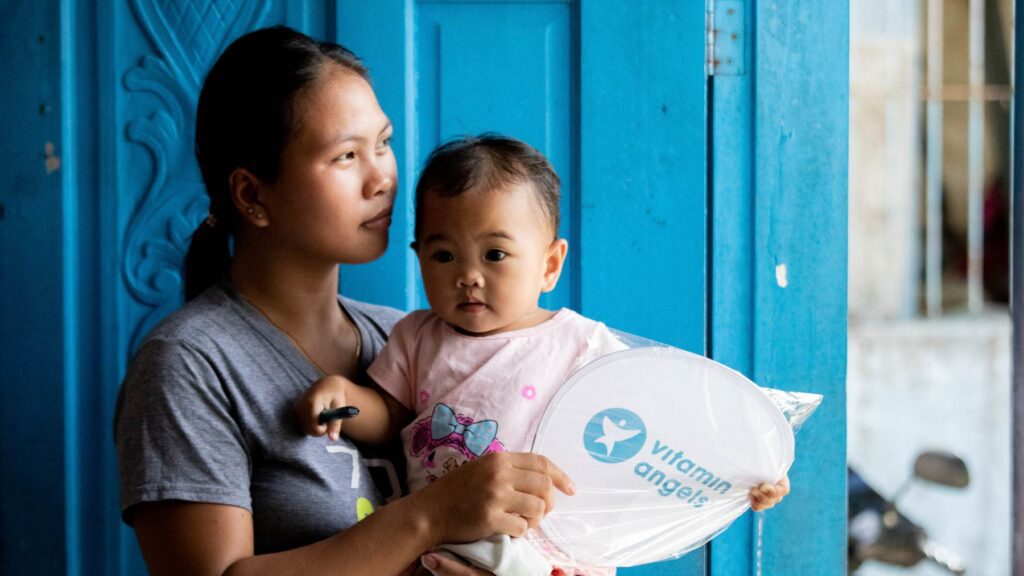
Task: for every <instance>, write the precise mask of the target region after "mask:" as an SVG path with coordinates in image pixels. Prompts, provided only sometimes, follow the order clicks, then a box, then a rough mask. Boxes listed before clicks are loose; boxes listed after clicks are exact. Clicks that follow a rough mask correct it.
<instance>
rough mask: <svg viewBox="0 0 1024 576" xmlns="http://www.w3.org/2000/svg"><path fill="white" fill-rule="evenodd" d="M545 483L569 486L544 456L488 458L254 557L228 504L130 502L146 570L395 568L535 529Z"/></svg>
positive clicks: (243, 521) (211, 574)
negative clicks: (302, 542)
mask: <svg viewBox="0 0 1024 576" xmlns="http://www.w3.org/2000/svg"><path fill="white" fill-rule="evenodd" d="M553 488H557V489H559V490H562V491H563V492H566V493H572V492H573V491H574V490H575V489H574V488H573V487H572V483H571V482H570V481H569V479H568V478H567V477H566V476H565V474H564V473H563V472H562V471H561V470H559V469H558V468H557V467H556V466H554V465H553V464H552V463H551V462H550V461H549V460H547V459H546V458H544V457H543V456H538V455H535V454H520V453H496V454H489V455H487V456H484V457H483V458H480V459H479V460H476V461H474V462H471V463H469V464H466V465H464V466H461V467H459V468H458V469H456V470H454V471H453V472H451V473H449V474H447V475H445V476H444V477H443V478H441V479H440V480H438V481H437V482H434V483H433V484H431V485H430V486H428V487H426V488H424V489H423V490H421V491H420V492H417V493H415V494H413V495H411V496H406V497H405V498H401V499H399V500H397V501H395V502H392V503H391V504H388V505H387V506H383V507H381V508H380V509H378V510H377V511H376V512H375V513H373V514H371V515H370V516H367V517H366V518H365V519H364V520H363V521H361V522H359V523H358V524H356V525H355V526H353V527H351V528H349V529H348V530H345V531H344V532H341V533H339V534H336V535H334V536H332V537H330V538H327V539H325V540H322V541H320V542H316V543H314V544H310V545H308V546H304V547H301V548H296V549H293V550H288V551H285V552H277V553H274V554H263V555H259V556H254V555H253V552H254V546H253V524H252V516H251V514H250V513H249V512H248V511H246V510H244V509H242V508H237V507H234V506H225V505H219V504H203V503H191V502H180V501H169V502H156V503H144V504H137V505H136V506H134V507H133V508H132V510H131V514H132V516H131V518H132V520H133V523H134V526H135V532H136V535H137V537H138V539H139V544H140V546H141V548H142V553H143V556H144V558H145V560H146V564H147V566H148V567H149V570H150V574H152V575H153V576H162V575H164V574H168V575H172V574H173V575H177V574H194V575H197V576H221V575H232V576H245V575H249V574H253V575H256V574H260V575H266V574H273V575H282V576H288V575H291V574H296V575H298V574H302V575H306V574H310V573H312V574H323V573H328V572H331V573H337V574H346V575H360V574H367V575H379V574H397V573H399V572H401V571H402V570H404V569H405V568H406V567H407V566H409V565H410V564H412V563H413V562H414V561H416V560H417V558H419V556H420V555H421V554H423V553H424V552H426V551H427V550H429V549H431V548H433V547H434V546H436V545H438V544H439V543H441V542H471V541H473V540H477V539H480V538H482V537H485V536H488V535H490V534H494V533H496V532H502V533H506V534H510V535H513V536H521V535H523V534H525V533H526V530H527V527H528V526H536V525H537V523H538V522H540V519H541V518H542V517H543V516H544V515H545V514H546V513H547V512H548V511H549V510H550V509H551V502H552V500H553V498H554V493H553Z"/></svg>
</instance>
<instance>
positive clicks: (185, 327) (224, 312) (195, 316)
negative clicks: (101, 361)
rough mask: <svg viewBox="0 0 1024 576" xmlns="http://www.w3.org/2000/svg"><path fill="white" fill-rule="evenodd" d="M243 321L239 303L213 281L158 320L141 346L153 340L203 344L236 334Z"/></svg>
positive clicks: (195, 344) (194, 344)
mask: <svg viewBox="0 0 1024 576" xmlns="http://www.w3.org/2000/svg"><path fill="white" fill-rule="evenodd" d="M241 323H244V320H243V318H242V317H241V315H240V313H239V310H238V309H237V305H236V303H235V302H234V301H233V300H232V298H231V296H230V295H229V294H228V293H227V292H225V291H224V289H223V288H222V287H220V286H216V285H214V286H211V287H210V288H208V289H207V290H205V291H204V292H203V293H201V294H200V295H199V296H197V297H196V298H194V299H193V300H190V301H188V302H186V303H185V304H184V305H183V306H182V307H181V308H179V309H177V310H175V311H174V312H171V313H170V314H169V315H168V316H167V317H166V318H164V319H163V320H162V321H161V322H160V323H158V324H157V325H156V326H155V327H154V328H153V329H152V330H151V331H150V332H149V334H148V335H147V336H146V337H145V339H143V341H142V346H145V345H146V344H148V343H150V342H153V341H172V342H182V343H185V344H189V345H193V346H200V347H201V346H202V344H203V343H206V342H216V341H217V340H218V339H219V338H221V337H223V336H227V335H230V334H237V331H238V328H239V326H238V325H239V324H241Z"/></svg>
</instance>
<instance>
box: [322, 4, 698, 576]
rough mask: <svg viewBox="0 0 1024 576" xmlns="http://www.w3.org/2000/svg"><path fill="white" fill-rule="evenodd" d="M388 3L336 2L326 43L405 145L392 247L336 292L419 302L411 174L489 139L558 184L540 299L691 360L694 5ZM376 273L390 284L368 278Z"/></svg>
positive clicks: (689, 569)
mask: <svg viewBox="0 0 1024 576" xmlns="http://www.w3.org/2000/svg"><path fill="white" fill-rule="evenodd" d="M389 6H390V8H388V9H385V8H383V7H382V6H380V5H373V6H370V5H368V4H367V3H364V2H358V1H353V2H346V3H344V4H343V5H342V8H341V9H340V11H339V14H338V37H339V38H340V39H341V41H342V42H344V43H345V44H348V45H350V46H351V47H352V48H353V49H354V50H355V51H356V52H357V53H358V54H361V55H363V56H364V57H365V58H367V60H368V63H369V64H370V66H371V69H372V70H373V71H374V72H373V73H374V78H375V84H376V86H377V88H378V93H379V96H380V97H381V99H382V104H383V106H384V108H385V110H387V111H388V113H389V114H391V115H392V118H393V119H394V120H395V121H396V124H397V125H398V126H400V127H401V128H400V129H399V130H400V133H401V134H402V135H403V136H404V137H401V138H399V139H398V140H399V143H398V147H397V149H396V151H397V153H398V154H399V159H400V170H401V175H400V180H401V181H402V182H403V185H402V188H401V190H402V192H403V193H402V194H401V196H400V199H399V202H402V203H404V205H405V210H404V219H403V218H402V217H396V218H395V224H394V225H395V230H394V231H393V238H394V237H395V235H398V234H400V233H402V234H404V237H399V238H400V240H399V241H396V242H393V243H392V248H391V249H389V251H388V254H387V255H386V256H385V258H384V259H383V260H381V261H378V262H375V263H372V264H369V265H365V266H360V267H356V268H354V269H349V270H344V271H343V273H342V285H343V291H344V292H346V293H348V294H351V295H354V296H356V297H360V298H365V299H370V300H376V301H382V300H383V301H385V302H387V303H389V304H391V305H393V306H398V307H407V308H418V307H423V306H425V300H423V298H422V297H421V296H420V291H419V284H418V280H417V279H416V277H417V272H416V263H415V260H414V258H413V254H412V253H411V251H409V250H408V249H407V248H406V247H407V246H408V241H407V240H409V238H410V230H411V225H412V223H411V220H410V218H411V215H412V187H413V184H414V181H415V176H416V173H417V169H418V167H419V166H420V165H421V163H422V161H423V159H424V158H425V156H426V154H428V153H429V151H430V150H431V149H432V148H433V147H434V146H435V145H437V144H438V143H440V142H442V141H444V140H446V139H449V138H451V137H454V136H458V135H461V134H474V133H478V132H481V131H486V130H494V131H499V132H503V133H506V134H509V135H512V136H515V137H518V138H521V139H523V140H526V141H527V142H530V143H531V144H533V145H534V146H536V147H537V148H538V149H540V150H541V151H542V152H544V153H545V154H546V155H547V156H548V157H549V158H550V159H551V161H552V163H553V164H554V165H555V168H556V170H557V171H558V173H559V174H560V175H561V177H562V182H563V204H562V213H563V223H562V230H561V234H562V236H564V237H565V238H567V239H569V244H570V248H569V261H568V264H567V266H566V270H565V273H564V274H563V277H562V279H561V281H560V282H559V286H558V288H557V289H556V290H555V291H554V292H552V293H551V294H549V295H547V296H546V297H545V299H546V301H545V302H544V305H546V306H548V307H557V306H569V307H572V308H575V309H577V310H579V311H581V312H583V313H584V314H587V315H590V316H593V317H595V318H599V319H601V320H604V321H605V322H607V323H608V324H610V325H611V326H614V327H618V328H621V329H624V330H628V331H632V332H635V333H638V334H644V335H647V336H648V337H650V338H654V339H657V340H660V341H663V342H667V343H671V344H674V345H677V346H681V347H684V348H687V349H689V350H692V351H696V352H698V353H703V352H704V341H705V340H704V338H705V324H706V294H705V292H706V289H707V277H706V261H707V248H706V237H707V178H706V169H707V164H706V139H707V134H706V125H707V115H706V111H707V99H706V85H705V75H704V38H705V36H704V6H703V4H702V3H699V2H678V1H675V0H659V1H651V2H635V3H633V2H617V1H611V0H581V1H579V2H568V1H550V2H542V1H519V2H516V1H500V0H499V1H491V2H486V1H476V2H465V1H458V0H455V1H453V0H421V1H418V2H415V3H412V5H410V4H409V3H406V4H404V5H401V4H397V3H396V4H394V5H389ZM367 22H374V23H375V24H374V25H373V26H367V25H366V23H367ZM407 22H409V23H411V29H410V28H409V27H408V25H407V24H406V23H407ZM382 25H383V29H382V28H381V26H382ZM382 34H384V35H387V36H389V37H392V38H396V39H398V38H402V39H403V40H402V45H401V46H391V47H387V46H385V45H382V43H381V42H380V38H381V35H382ZM403 72H404V73H403ZM396 214H397V211H396ZM403 228H404V230H403ZM388 275H390V277H392V278H393V279H394V281H389V282H386V283H381V282H380V280H379V278H381V277H384V276H388ZM706 566H707V563H706V554H705V552H704V551H703V550H700V551H696V552H693V553H691V554H689V555H688V556H686V557H685V558H683V559H680V560H678V561H674V562H666V563H663V564H660V565H656V566H646V567H643V568H637V569H635V570H627V571H623V572H624V573H636V574H681V575H682V574H694V575H696V574H704V573H705V571H706Z"/></svg>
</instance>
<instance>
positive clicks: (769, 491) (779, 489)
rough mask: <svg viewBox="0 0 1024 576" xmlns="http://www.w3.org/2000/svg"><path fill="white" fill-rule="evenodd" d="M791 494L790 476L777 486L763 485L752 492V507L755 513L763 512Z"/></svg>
mask: <svg viewBox="0 0 1024 576" xmlns="http://www.w3.org/2000/svg"><path fill="white" fill-rule="evenodd" d="M787 494H789V476H788V475H786V476H783V477H782V480H779V481H778V482H776V483H775V484H767V483H765V484H761V485H760V486H755V487H754V488H753V489H752V490H751V491H750V507H751V508H752V509H753V510H754V512H761V511H762V510H767V509H769V508H771V507H772V506H775V505H776V504H778V503H779V502H781V501H782V499H783V498H784V497H785V496H786V495H787Z"/></svg>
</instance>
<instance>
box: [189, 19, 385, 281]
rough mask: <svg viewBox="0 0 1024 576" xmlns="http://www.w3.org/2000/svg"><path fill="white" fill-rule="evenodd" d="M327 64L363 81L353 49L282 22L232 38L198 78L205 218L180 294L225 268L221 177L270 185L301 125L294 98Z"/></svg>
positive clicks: (227, 207) (228, 229)
mask: <svg viewBox="0 0 1024 576" xmlns="http://www.w3.org/2000/svg"><path fill="white" fill-rule="evenodd" d="M332 66H340V67H341V68H343V69H345V70H347V71H349V72H351V73H353V74H357V75H358V76H360V77H362V78H364V79H367V80H368V74H367V71H366V67H365V66H363V64H362V62H360V61H359V58H357V57H356V55H355V54H353V53H352V52H350V51H349V50H347V49H346V48H344V47H343V46H340V45H338V44H334V43H332V42H321V41H318V40H314V39H313V38H310V37H309V36H306V35H305V34H302V33H301V32H298V31H296V30H292V29H291V28H287V27H285V26H274V27H272V28H263V29H261V30H256V31H254V32H250V33H248V34H245V35H243V36H241V37H240V38H238V39H237V40H235V41H234V42H232V43H231V45H230V46H228V47H227V49H226V50H224V53H223V54H221V55H220V57H219V58H217V61H216V62H215V63H214V64H213V67H212V68H211V69H210V72H209V73H208V74H207V76H206V80H205V81H204V82H203V87H202V90H201V91H200V92H199V104H198V107H197V110H196V130H195V154H196V159H197V160H198V161H199V171H200V172H201V173H202V176H203V182H204V183H205V184H206V193H207V194H208V195H209V196H210V209H209V212H210V217H208V218H207V219H206V222H205V223H203V224H200V225H199V228H197V229H196V232H195V234H193V235H192V242H191V244H190V245H189V250H188V254H187V255H186V256H185V271H184V276H185V299H186V300H191V299H192V298H194V297H195V296H197V295H198V294H199V293H200V292H202V291H203V290H204V289H206V288H207V287H208V286H210V285H211V284H213V283H215V282H216V281H217V280H218V279H219V278H220V277H221V276H222V275H223V274H224V273H225V272H226V270H227V266H228V263H229V261H230V259H231V255H230V249H229V246H230V237H231V235H232V234H234V232H235V228H236V227H237V225H238V217H237V214H236V210H235V207H234V204H233V203H232V201H231V197H230V192H229V190H228V179H229V178H230V176H231V173H232V172H234V171H235V170H236V169H238V168H245V169H247V170H249V171H250V172H252V173H253V174H254V175H256V176H257V177H258V178H260V179H262V180H265V181H268V182H273V181H274V180H275V179H276V178H277V177H278V172H279V171H280V168H281V153H282V152H283V151H284V149H285V148H286V147H287V145H288V142H289V141H290V140H291V139H292V137H293V136H294V135H295V132H296V130H297V129H298V127H299V126H300V125H301V122H300V120H301V118H300V113H301V111H300V109H299V108H298V106H297V100H298V98H299V96H300V95H301V94H303V92H304V91H306V90H309V89H310V88H312V87H314V86H316V83H317V82H319V81H321V80H322V79H323V78H325V77H326V76H327V75H328V73H329V72H330V71H331V67H332Z"/></svg>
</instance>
